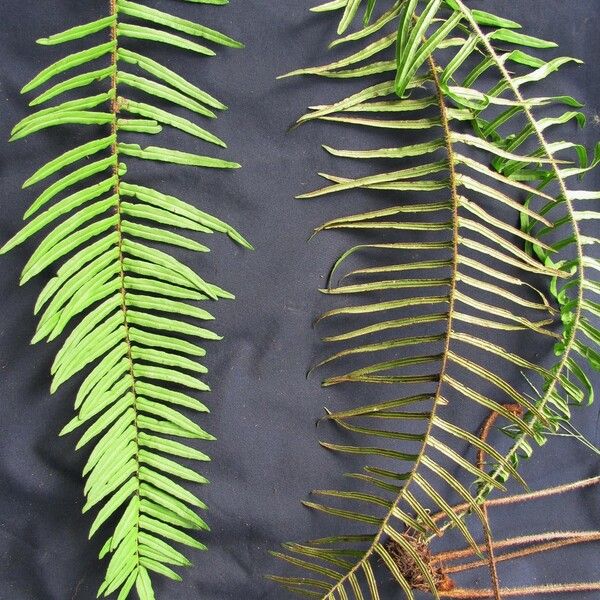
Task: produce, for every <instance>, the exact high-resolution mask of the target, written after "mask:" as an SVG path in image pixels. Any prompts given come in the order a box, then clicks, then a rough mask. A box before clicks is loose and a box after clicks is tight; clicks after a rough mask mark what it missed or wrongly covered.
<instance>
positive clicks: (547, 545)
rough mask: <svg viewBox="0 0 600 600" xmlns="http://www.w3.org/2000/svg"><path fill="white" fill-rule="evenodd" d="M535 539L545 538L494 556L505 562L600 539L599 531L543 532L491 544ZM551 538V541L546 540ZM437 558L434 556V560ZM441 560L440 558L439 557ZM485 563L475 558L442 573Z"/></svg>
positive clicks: (453, 556)
mask: <svg viewBox="0 0 600 600" xmlns="http://www.w3.org/2000/svg"><path fill="white" fill-rule="evenodd" d="M535 540H542V541H543V540H545V542H544V543H537V544H535V545H533V546H529V547H528V548H522V549H520V550H515V551H513V552H505V553H504V554H499V555H497V556H496V558H495V560H496V562H505V561H508V560H515V559H517V558H523V557H525V556H532V555H534V554H541V553H543V552H552V551H554V550H560V549H561V548H565V547H567V546H574V545H577V544H587V543H591V542H598V541H600V532H598V531H592V532H565V533H562V532H561V533H545V534H542V535H537V536H526V537H523V538H515V539H512V540H503V541H500V542H494V544H493V546H494V548H495V549H500V548H502V547H507V546H513V545H515V544H516V543H519V544H526V543H533V542H534V541H535ZM548 540H552V541H548ZM462 552H466V553H468V554H462V556H470V555H472V554H473V551H472V550H471V549H470V548H469V549H466V550H464V551H461V553H462ZM456 558H458V552H457V553H448V556H447V557H446V558H445V560H456ZM437 560H438V558H437V557H436V561H437ZM440 562H441V559H440ZM486 564H487V561H485V560H477V561H472V562H468V563H463V564H460V565H455V566H452V567H444V573H446V574H448V575H449V574H451V573H461V572H463V571H469V570H471V569H478V568H480V567H484V566H485V565H486Z"/></svg>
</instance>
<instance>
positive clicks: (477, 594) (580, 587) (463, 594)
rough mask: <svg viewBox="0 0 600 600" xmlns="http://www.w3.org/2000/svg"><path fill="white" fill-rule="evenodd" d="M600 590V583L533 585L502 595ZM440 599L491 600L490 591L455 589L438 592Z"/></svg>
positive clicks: (532, 594) (513, 596) (509, 590)
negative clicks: (485, 599)
mask: <svg viewBox="0 0 600 600" xmlns="http://www.w3.org/2000/svg"><path fill="white" fill-rule="evenodd" d="M598 590H600V581H597V582H590V583H562V584H558V583H557V584H548V585H533V586H526V587H518V588H504V589H502V590H501V592H502V595H503V596H505V597H507V598H515V597H522V596H535V595H542V594H575V593H580V592H595V591H598ZM439 595H440V597H441V598H457V599H460V598H464V600H476V599H479V598H493V597H494V596H493V592H492V590H477V589H475V590H471V589H456V590H453V591H451V592H440V593H439Z"/></svg>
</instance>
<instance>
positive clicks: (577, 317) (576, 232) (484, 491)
mask: <svg viewBox="0 0 600 600" xmlns="http://www.w3.org/2000/svg"><path fill="white" fill-rule="evenodd" d="M455 2H456V4H457V6H458V7H459V9H460V11H461V13H462V14H463V15H464V17H465V18H466V19H467V21H468V22H469V25H470V26H471V28H472V29H473V31H474V32H475V33H476V35H477V36H478V37H479V38H480V39H481V41H482V43H483V44H484V46H485V49H486V51H487V53H488V55H489V56H490V58H491V59H492V60H493V61H494V63H495V64H496V66H497V68H498V70H499V71H500V73H501V75H502V77H503V78H504V79H505V81H506V83H507V84H508V85H509V87H510V89H511V91H512V93H513V95H514V96H515V98H516V100H517V101H518V102H520V103H521V105H522V109H523V113H524V115H525V116H526V117H527V119H528V121H529V122H530V125H531V127H532V128H533V130H534V132H535V134H536V136H537V138H538V140H539V142H540V145H541V147H542V148H543V149H544V152H545V153H546V156H547V158H548V159H549V160H550V166H551V168H552V170H553V171H554V173H555V175H556V181H557V183H558V185H559V187H560V191H561V194H562V196H563V197H564V200H565V206H566V208H567V212H568V215H569V219H570V221H571V224H572V226H573V237H574V239H575V246H576V252H577V259H578V277H579V284H578V286H577V299H576V302H575V310H574V313H573V322H572V325H571V330H570V332H569V338H568V340H567V342H566V344H565V348H564V350H563V356H562V358H561V361H560V363H559V364H558V365H557V367H556V369H555V371H554V374H553V375H554V376H553V379H552V381H551V382H550V384H549V385H548V388H547V390H546V391H545V393H544V396H543V398H541V399H540V401H539V403H538V407H539V409H540V411H543V410H544V408H545V406H546V405H547V404H548V402H549V400H550V398H551V396H552V394H553V393H554V390H555V388H556V385H557V383H558V381H559V379H560V376H561V374H562V372H563V371H564V369H565V368H566V365H567V362H568V360H569V357H570V355H571V351H572V349H573V345H574V344H575V341H576V338H577V331H578V329H579V323H580V321H581V310H582V308H581V307H582V303H583V281H584V260H583V259H584V256H583V248H582V244H581V232H580V228H579V224H578V222H577V219H576V218H575V215H574V212H575V211H574V209H573V203H572V201H571V199H570V198H569V191H568V189H567V186H566V184H565V181H564V179H563V177H562V175H561V173H560V169H559V168H558V163H557V162H556V159H555V158H554V155H553V154H552V152H551V151H550V148H549V146H548V142H547V141H546V138H545V136H544V134H543V132H542V130H541V129H540V126H539V124H538V122H537V120H536V119H535V118H534V116H533V113H532V111H531V109H530V107H529V106H528V105H527V103H526V101H525V98H524V97H523V95H522V94H521V92H520V90H519V88H518V86H517V85H516V84H515V83H514V81H513V79H512V77H511V75H510V73H509V72H508V70H507V69H506V67H505V65H504V63H503V62H502V61H501V60H500V58H499V57H498V54H497V53H496V50H495V49H494V47H493V45H492V44H491V43H490V41H489V39H488V38H487V37H486V35H485V34H484V33H483V31H482V30H481V28H480V27H479V25H478V24H477V22H476V21H475V19H474V18H473V15H472V14H471V11H470V10H469V9H468V8H467V7H466V6H465V4H464V3H463V1H462V0H455ZM538 421H539V419H538V417H537V416H536V415H534V414H531V415H529V417H528V424H529V425H531V426H533V425H535V423H536V422H538ZM525 441H526V434H524V433H523V434H522V435H521V436H519V438H518V439H517V441H516V442H515V444H514V445H513V446H512V448H511V449H510V451H509V453H508V454H507V458H508V459H509V460H510V459H511V458H513V457H514V456H515V455H516V454H517V453H518V452H519V450H521V448H522V447H523V443H524V442H525ZM503 474H504V469H503V468H502V467H501V466H498V467H497V468H496V469H495V471H494V473H493V475H492V476H493V477H494V478H496V477H499V476H501V475H503ZM491 491H492V488H491V486H490V485H487V486H482V488H481V490H480V491H479V494H478V496H477V500H478V501H481V500H483V499H485V498H486V497H487V496H488V495H489V494H490V493H491Z"/></svg>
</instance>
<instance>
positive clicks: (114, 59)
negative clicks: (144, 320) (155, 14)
mask: <svg viewBox="0 0 600 600" xmlns="http://www.w3.org/2000/svg"><path fill="white" fill-rule="evenodd" d="M109 2H110V16H111V17H115V19H114V21H113V23H112V25H111V28H110V37H111V41H113V42H115V45H114V48H113V51H112V53H111V66H112V68H113V72H112V75H111V90H112V92H113V97H112V99H111V112H112V116H113V119H112V123H111V133H112V135H113V136H114V140H113V143H112V146H111V152H112V155H113V157H114V165H113V175H114V176H115V185H114V188H113V189H114V194H115V197H116V206H115V213H116V214H117V215H118V221H117V223H116V225H115V228H116V230H117V234H118V238H117V247H118V251H119V256H118V259H117V260H118V261H119V273H118V277H119V280H120V294H121V311H122V313H123V327H124V340H125V344H126V346H127V361H128V363H129V375H130V377H131V394H132V398H133V401H132V408H133V411H134V417H133V426H134V428H135V438H134V443H135V464H136V467H135V468H136V470H135V474H134V477H135V481H136V489H135V495H136V496H137V497H138V500H139V499H140V477H139V471H140V458H139V452H140V446H139V427H138V410H137V394H136V385H135V373H134V361H133V356H132V353H131V338H130V335H129V320H128V318H127V288H126V285H125V268H124V256H123V230H122V225H121V222H122V210H121V189H120V182H121V178H120V175H119V145H118V141H117V135H118V123H117V121H118V118H119V110H120V108H119V99H118V94H117V92H118V89H117V88H118V84H117V63H118V30H117V25H118V18H117V17H118V8H117V0H109ZM138 507H139V503H138ZM135 523H136V524H135V528H136V545H135V553H136V564H137V566H138V567H139V564H140V553H139V541H138V540H139V530H140V528H139V508H138V515H137V518H136V520H135Z"/></svg>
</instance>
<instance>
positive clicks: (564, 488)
mask: <svg viewBox="0 0 600 600" xmlns="http://www.w3.org/2000/svg"><path fill="white" fill-rule="evenodd" d="M599 483H600V476H597V477H590V478H589V479H583V480H581V481H576V482H574V483H567V484H565V485H559V486H556V487H552V488H547V489H545V490H540V491H539V492H529V493H526V494H516V495H514V496H506V497H505V498H494V499H493V500H488V501H487V502H486V504H487V506H488V508H491V507H494V506H506V505H511V504H520V503H521V502H529V501H531V500H540V499H542V498H548V497H549V496H556V495H559V494H566V493H568V492H574V491H576V490H581V489H584V488H587V487H591V486H593V485H598V484H599ZM469 508H470V505H469V504H467V503H466V502H465V503H464V504H457V505H456V506H455V507H454V510H455V511H457V512H460V511H463V510H465V509H469ZM444 516H445V513H442V512H439V513H436V514H435V515H432V517H431V518H432V519H433V520H434V521H439V520H441V519H443V518H444Z"/></svg>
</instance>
